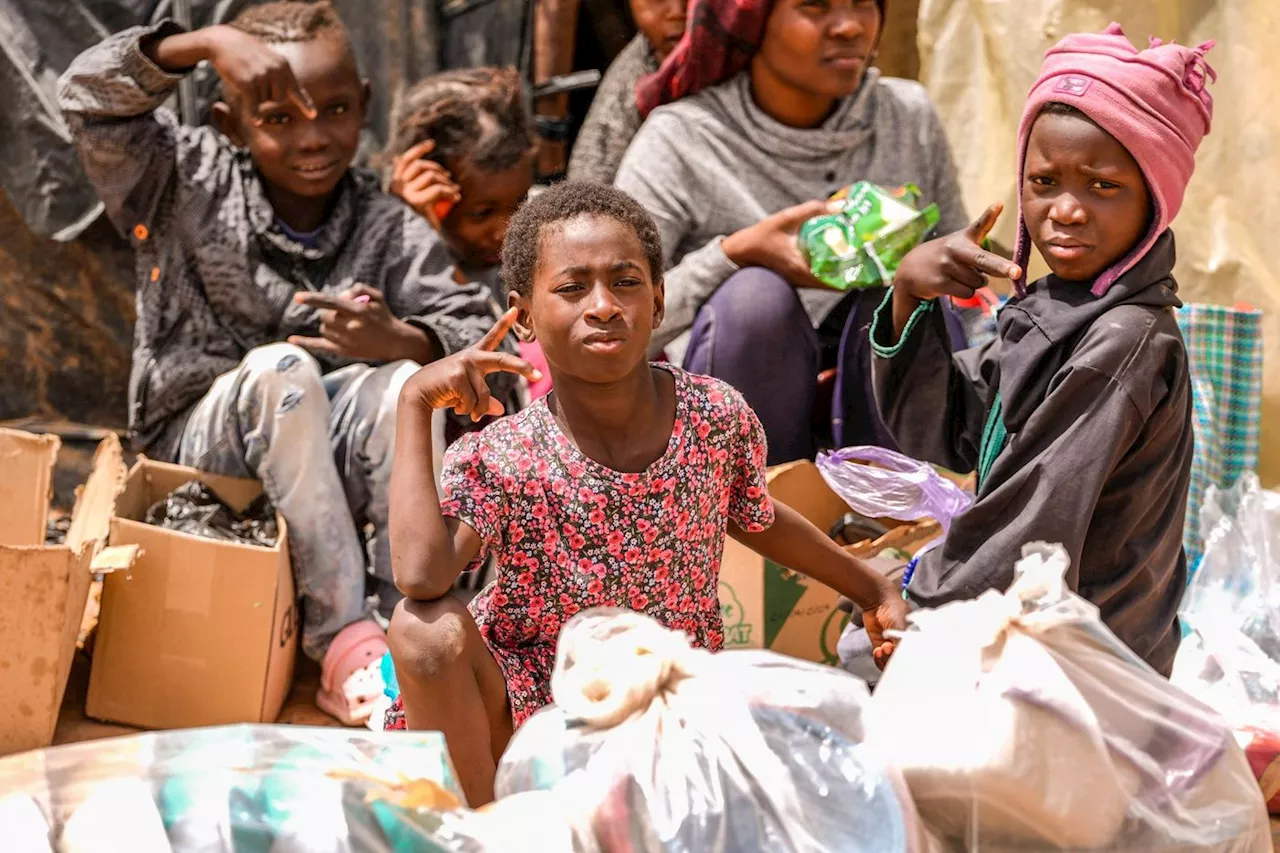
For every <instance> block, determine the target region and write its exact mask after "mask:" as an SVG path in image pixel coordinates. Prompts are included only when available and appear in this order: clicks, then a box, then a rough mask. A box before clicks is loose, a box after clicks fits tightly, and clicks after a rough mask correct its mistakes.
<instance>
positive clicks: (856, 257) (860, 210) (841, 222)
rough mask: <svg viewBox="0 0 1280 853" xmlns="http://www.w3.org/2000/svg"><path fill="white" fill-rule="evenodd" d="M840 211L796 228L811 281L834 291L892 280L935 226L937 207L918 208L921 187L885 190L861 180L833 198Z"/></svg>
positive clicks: (911, 186)
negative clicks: (901, 265) (904, 261)
mask: <svg viewBox="0 0 1280 853" xmlns="http://www.w3.org/2000/svg"><path fill="white" fill-rule="evenodd" d="M831 201H833V202H839V203H840V209H839V211H838V212H835V213H829V214H824V215H822V216H815V217H814V218H813V219H810V220H809V221H808V222H806V223H804V225H802V226H801V228H800V234H799V238H798V239H799V241H800V252H801V254H803V255H804V257H805V258H806V259H807V260H808V262H809V270H810V271H811V272H812V273H813V275H814V277H815V278H817V279H818V280H819V281H821V282H822V283H823V284H826V285H827V286H828V287H834V288H835V289H837V290H849V289H852V288H863V287H876V286H878V285H880V284H882V283H884V282H888V281H890V280H892V278H893V274H894V273H895V272H896V271H897V269H898V264H900V263H902V259H903V258H904V257H905V256H906V254H907V252H909V251H911V250H912V249H913V248H915V246H916V244H917V243H919V242H920V241H921V240H923V239H924V237H925V235H926V234H928V233H929V232H930V231H932V230H933V227H934V226H935V225H937V224H938V206H937V205H936V204H931V205H929V206H928V207H926V208H925V209H924V210H917V209H916V206H917V205H918V204H919V202H920V188H919V187H917V186H915V185H914V184H904V185H903V186H901V187H898V188H897V189H896V190H887V189H885V188H884V187H878V186H876V185H875V184H872V183H868V182H867V181H859V182H858V183H856V184H853V185H852V186H849V187H846V188H845V189H843V190H841V191H840V192H838V193H836V194H835V195H833V196H832V197H831Z"/></svg>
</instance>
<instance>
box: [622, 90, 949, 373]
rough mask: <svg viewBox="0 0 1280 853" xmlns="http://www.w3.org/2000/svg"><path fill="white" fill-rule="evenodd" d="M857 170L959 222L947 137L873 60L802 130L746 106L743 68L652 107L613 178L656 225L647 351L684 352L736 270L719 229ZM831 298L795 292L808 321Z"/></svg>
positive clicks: (925, 101)
mask: <svg viewBox="0 0 1280 853" xmlns="http://www.w3.org/2000/svg"><path fill="white" fill-rule="evenodd" d="M860 180H867V181H872V182H874V183H878V184H882V185H885V186H896V185H899V184H903V183H908V182H911V183H915V184H918V185H919V186H920V189H921V190H922V191H923V193H924V201H925V202H926V203H928V202H937V203H938V208H939V211H940V213H941V219H940V221H939V224H938V232H939V233H949V232H951V231H955V230H958V229H960V228H963V227H964V225H965V224H966V222H967V217H966V215H965V210H964V203H963V201H962V199H961V197H960V186H959V184H958V183H957V181H956V170H955V164H954V162H953V161H952V157H951V147H950V145H949V144H948V142H947V137H946V134H945V133H944V131H943V129H942V124H941V122H940V121H939V120H938V116H937V114H936V113H935V112H934V109H933V105H932V104H931V103H930V102H929V96H928V94H927V93H926V92H925V90H924V87H923V86H921V85H920V84H919V83H914V82H911V81H908V80H898V79H894V78H889V77H881V76H880V73H879V72H878V71H876V70H875V69H872V70H870V71H868V72H867V76H866V79H865V80H864V81H863V83H862V87H861V88H860V89H859V90H858V92H857V94H855V95H854V96H852V97H850V98H848V99H846V100H845V101H843V102H842V103H840V104H839V105H838V107H837V109H836V111H835V113H834V114H833V115H832V116H831V118H829V119H828V120H827V121H826V123H825V124H823V125H822V126H821V127H819V128H814V129H809V130H803V129H797V128H793V127H787V126H786V125H783V124H780V123H778V122H777V121H775V120H774V119H772V118H771V117H769V116H768V115H766V114H765V113H764V112H763V111H762V110H761V109H760V108H759V107H757V106H756V104H755V101H754V99H753V98H752V96H751V83H750V77H749V75H748V74H747V73H743V74H740V75H738V76H737V77H735V78H733V79H732V80H729V81H728V82H726V83H723V84H721V85H720V86H716V87H714V88H711V89H707V90H705V91H703V92H700V93H698V94H697V95H694V96H692V97H689V98H685V99H683V100H680V101H677V102H675V103H673V104H670V105H668V106H665V107H661V108H659V109H657V110H654V111H653V113H652V114H651V115H650V116H649V119H648V120H647V121H646V122H645V123H644V125H643V126H642V127H641V128H640V132H639V133H638V134H637V135H636V138H635V140H634V141H633V142H632V143H631V147H630V148H629V149H627V154H626V156H625V157H624V158H623V161H622V167H621V168H620V170H619V172H618V177H617V180H616V182H615V183H616V185H617V186H618V187H619V188H620V189H623V190H625V191H626V192H628V193H630V194H631V195H633V196H635V198H636V199H637V200H639V202H640V203H641V204H643V205H644V206H645V207H646V208H647V209H648V211H649V213H651V214H652V215H653V217H654V219H655V220H656V221H657V223H658V230H659V232H660V233H661V235H662V248H663V252H664V254H665V256H666V262H667V275H666V281H667V316H666V319H665V320H664V321H663V324H662V328H660V329H658V330H657V331H656V332H655V334H654V338H653V345H652V349H653V351H654V352H655V353H656V352H658V351H660V350H661V349H663V348H664V347H665V348H666V350H667V354H668V356H669V357H671V358H672V359H673V360H674V361H675V362H676V363H679V362H680V361H681V359H682V358H683V356H684V349H685V345H686V342H687V337H688V336H687V334H686V332H687V331H688V329H689V327H690V326H691V325H693V318H694V315H695V314H696V313H697V311H698V308H699V307H700V306H701V305H702V303H703V302H705V301H706V299H707V298H708V297H709V296H710V295H711V294H712V293H714V292H715V289H716V288H717V287H719V286H720V284H721V283H723V282H724V280H725V279H726V278H728V277H729V276H730V275H732V274H733V273H734V272H735V271H736V267H735V266H734V265H733V263H732V262H730V261H729V259H728V258H726V257H725V254H724V251H723V249H721V247H720V241H721V239H722V238H724V237H726V236H728V235H729V234H732V233H734V232H735V231H739V230H741V229H743V228H746V227H747V226H750V225H754V224H755V223H757V222H759V221H760V220H761V219H764V218H765V217H766V216H769V215H771V214H773V213H777V212H778V211H780V210H782V209H784V208H787V207H791V206H793V205H797V204H801V203H803V202H806V201H811V200H813V199H819V198H826V197H827V196H829V195H831V194H832V193H834V192H836V191H837V190H839V189H840V188H842V187H844V186H847V185H848V184H851V183H853V182H854V181H860ZM842 297H843V294H841V293H838V292H835V291H816V290H813V291H801V293H800V298H801V299H802V300H803V301H804V305H805V309H806V310H807V311H808V313H809V316H810V318H811V319H812V320H813V322H814V325H815V326H816V325H818V324H819V323H821V322H822V319H823V318H824V317H826V315H827V313H828V312H829V311H831V309H832V308H833V307H835V305H836V303H837V302H839V301H840V299H841V298H842Z"/></svg>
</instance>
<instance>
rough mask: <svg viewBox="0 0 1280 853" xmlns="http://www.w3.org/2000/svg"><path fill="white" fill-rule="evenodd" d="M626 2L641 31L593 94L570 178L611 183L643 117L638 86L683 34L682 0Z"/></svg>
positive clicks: (570, 169) (615, 60)
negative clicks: (638, 103)
mask: <svg viewBox="0 0 1280 853" xmlns="http://www.w3.org/2000/svg"><path fill="white" fill-rule="evenodd" d="M630 5H631V17H632V18H634V19H635V22H636V29H638V30H639V31H640V32H638V33H637V34H636V37H635V38H634V39H632V40H631V43H630V44H628V45H627V46H626V47H625V48H623V50H622V53H620V54H618V56H617V57H616V58H615V59H614V60H613V62H611V63H610V64H609V68H608V70H607V71H605V73H604V79H602V80H601V81H600V88H599V89H597V90H596V95H595V97H594V98H592V100H591V109H590V110H588V111H587V117H586V119H585V120H584V121H583V122H582V129H581V130H579V131H578V137H577V139H575V140H574V143H573V153H572V154H571V155H570V157H569V180H571V181H594V182H595V183H598V184H612V183H613V179H614V178H615V177H617V175H618V167H619V166H621V165H622V155H623V154H626V153H627V146H629V145H630V144H631V140H632V139H634V138H635V135H636V131H638V130H639V129H640V125H641V123H643V121H644V119H642V118H641V117H640V107H639V106H637V105H636V86H637V85H639V83H640V79H641V78H642V77H647V76H649V75H650V74H653V73H654V72H656V71H657V70H658V67H659V66H660V65H662V63H663V61H664V60H666V58H667V57H668V56H669V55H670V54H671V51H673V50H675V47H676V45H677V44H679V42H680V38H681V37H682V36H683V35H684V21H685V4H684V2H683V0H631V3H630Z"/></svg>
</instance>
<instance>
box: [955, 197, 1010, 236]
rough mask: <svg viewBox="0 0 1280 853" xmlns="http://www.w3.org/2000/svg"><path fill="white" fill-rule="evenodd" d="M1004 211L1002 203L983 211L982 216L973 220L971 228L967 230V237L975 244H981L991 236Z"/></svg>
mask: <svg viewBox="0 0 1280 853" xmlns="http://www.w3.org/2000/svg"><path fill="white" fill-rule="evenodd" d="M1003 210H1004V205H1003V204H1001V203H1000V202H996V203H995V204H993V205H991V206H990V207H988V208H987V209H986V210H984V211H982V215H981V216H979V217H978V218H977V219H975V220H973V222H972V223H970V225H969V227H968V228H966V229H965V231H964V233H965V236H966V237H968V238H969V239H970V240H971V241H973V242H974V243H981V242H982V241H983V240H985V239H987V235H988V234H990V233H991V229H992V228H994V227H995V225H996V220H997V219H999V218H1000V213H1001V211H1003Z"/></svg>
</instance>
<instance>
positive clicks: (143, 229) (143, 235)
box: [133, 222, 151, 240]
mask: <svg viewBox="0 0 1280 853" xmlns="http://www.w3.org/2000/svg"><path fill="white" fill-rule="evenodd" d="M133 236H134V237H137V238H138V239H139V240H145V239H147V237H149V236H151V232H150V231H148V230H147V226H145V225H143V224H142V223H141V222H139V223H138V224H137V225H135V226H133Z"/></svg>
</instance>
